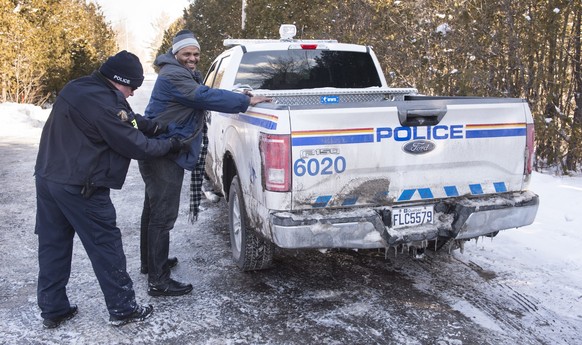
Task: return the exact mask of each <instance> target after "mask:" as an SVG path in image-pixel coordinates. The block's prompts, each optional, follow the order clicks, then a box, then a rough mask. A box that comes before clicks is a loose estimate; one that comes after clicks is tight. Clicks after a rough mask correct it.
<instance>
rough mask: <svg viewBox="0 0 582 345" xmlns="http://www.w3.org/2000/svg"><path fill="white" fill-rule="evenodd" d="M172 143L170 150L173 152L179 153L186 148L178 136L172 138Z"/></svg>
mask: <svg viewBox="0 0 582 345" xmlns="http://www.w3.org/2000/svg"><path fill="white" fill-rule="evenodd" d="M170 144H172V146H171V147H170V152H172V153H178V152H180V151H182V149H183V148H184V143H183V142H182V141H181V140H180V139H178V138H176V137H172V138H170Z"/></svg>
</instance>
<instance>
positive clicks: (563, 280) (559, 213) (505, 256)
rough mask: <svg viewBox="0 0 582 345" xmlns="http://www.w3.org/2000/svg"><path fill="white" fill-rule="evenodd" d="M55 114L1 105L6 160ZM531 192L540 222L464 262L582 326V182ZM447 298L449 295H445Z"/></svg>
mask: <svg viewBox="0 0 582 345" xmlns="http://www.w3.org/2000/svg"><path fill="white" fill-rule="evenodd" d="M154 78H155V76H146V82H145V83H144V87H143V88H142V89H139V90H138V91H137V92H136V95H135V96H134V97H132V98H130V99H129V100H130V103H131V104H132V106H133V108H134V111H136V112H138V113H143V111H144V108H145V104H147V100H148V98H149V93H150V92H151V87H152V86H153V80H154ZM49 112H50V109H41V108H40V107H36V106H32V105H26V104H24V105H22V104H14V103H3V104H0V120H1V122H0V123H2V125H1V126H0V154H3V153H2V147H3V146H2V143H3V142H11V143H14V142H17V143H20V142H22V143H38V138H39V136H40V131H41V129H42V125H43V122H44V121H45V119H46V118H47V116H48V114H49ZM530 189H531V190H532V191H534V192H535V193H537V194H539V195H540V208H539V211H538V214H537V218H536V220H535V222H534V223H533V224H532V225H530V226H527V227H524V228H521V229H516V230H511V231H504V232H501V233H500V234H499V235H498V236H497V237H495V238H493V239H484V240H479V241H478V242H476V243H475V242H474V241H472V242H470V243H467V244H466V245H465V255H459V256H457V255H456V257H458V258H459V261H461V262H465V263H467V262H470V263H471V264H476V265H478V266H480V267H481V268H483V270H484V271H490V272H494V273H495V275H496V276H497V277H502V279H503V280H505V281H507V282H511V284H512V285H515V284H518V285H520V286H523V289H522V290H521V291H525V292H526V293H527V294H528V295H529V296H532V297H534V298H535V299H537V300H538V301H539V302H540V303H541V304H543V305H544V306H545V307H546V308H547V309H550V310H551V311H553V312H554V313H556V314H558V315H562V316H563V317H564V318H565V319H570V320H572V323H573V324H580V323H582V310H581V309H582V308H581V307H582V176H575V177H566V176H552V175H549V174H542V173H534V174H533V177H532V182H531V185H530ZM443 294H445V297H446V292H443ZM451 305H453V306H454V308H455V309H457V310H459V311H460V312H462V313H463V314H465V315H466V316H468V317H471V318H473V319H475V320H477V322H478V323H480V324H481V325H482V326H483V327H485V328H488V327H492V328H493V329H494V328H495V327H496V326H495V325H492V324H491V323H490V320H489V319H488V318H487V317H485V316H482V315H481V313H480V312H479V310H476V309H475V308H474V307H473V306H467V305H466V303H462V302H459V303H455V301H451Z"/></svg>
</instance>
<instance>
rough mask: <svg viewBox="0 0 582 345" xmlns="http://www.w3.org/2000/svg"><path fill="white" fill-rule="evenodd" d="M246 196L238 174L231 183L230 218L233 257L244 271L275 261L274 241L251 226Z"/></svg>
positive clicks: (268, 264) (261, 267) (258, 268)
mask: <svg viewBox="0 0 582 345" xmlns="http://www.w3.org/2000/svg"><path fill="white" fill-rule="evenodd" d="M245 210H246V208H245V202H244V197H243V194H242V189H241V186H240V181H239V178H238V176H235V177H234V178H233V180H232V183H231V184H230V193H229V198H228V219H229V230H230V244H231V249H232V257H233V260H234V262H235V263H236V265H237V266H238V267H239V268H240V269H241V270H243V271H254V270H262V269H265V268H269V267H270V266H271V264H272V262H273V249H274V248H273V247H274V246H273V243H271V242H269V241H267V240H265V239H263V238H262V237H260V236H259V235H258V234H257V233H256V231H255V230H254V229H252V228H250V227H249V225H248V217H247V214H246V211H245Z"/></svg>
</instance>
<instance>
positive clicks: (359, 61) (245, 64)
mask: <svg viewBox="0 0 582 345" xmlns="http://www.w3.org/2000/svg"><path fill="white" fill-rule="evenodd" d="M379 74H380V73H379V72H378V71H377V70H376V65H375V64H374V61H373V60H372V57H371V56H370V54H368V53H364V52H353V51H328V50H317V49H313V50H303V49H296V50H283V51H267V52H265V51H259V52H248V53H246V54H244V55H243V58H242V61H241V63H240V67H239V70H238V73H237V75H236V80H235V84H242V85H250V86H251V87H252V88H253V89H268V90H296V89H311V88H319V87H335V88H366V87H372V86H382V84H381V82H380V77H379Z"/></svg>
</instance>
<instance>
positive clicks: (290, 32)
mask: <svg viewBox="0 0 582 345" xmlns="http://www.w3.org/2000/svg"><path fill="white" fill-rule="evenodd" d="M296 33H297V28H296V27H295V25H293V24H283V25H281V27H280V28H279V35H280V36H281V38H280V39H278V40H274V39H226V40H224V42H223V44H224V46H225V47H232V46H239V45H250V44H261V43H281V42H297V43H301V44H302V45H305V44H311V45H317V44H318V43H337V40H295V39H293V37H295V34H296ZM312 49H314V48H312Z"/></svg>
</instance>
